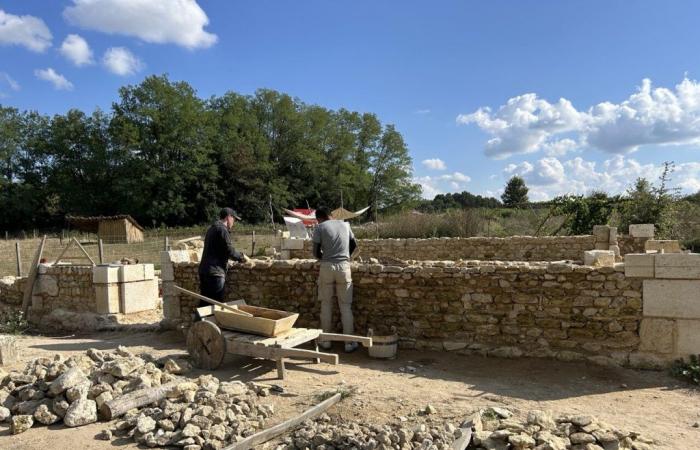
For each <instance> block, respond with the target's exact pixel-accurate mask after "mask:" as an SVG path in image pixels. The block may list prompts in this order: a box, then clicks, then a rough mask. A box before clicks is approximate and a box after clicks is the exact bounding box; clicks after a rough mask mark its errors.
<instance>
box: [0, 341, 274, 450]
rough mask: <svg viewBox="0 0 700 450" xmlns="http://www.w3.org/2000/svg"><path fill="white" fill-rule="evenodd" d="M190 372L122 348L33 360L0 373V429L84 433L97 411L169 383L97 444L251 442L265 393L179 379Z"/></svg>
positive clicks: (183, 365) (264, 410) (192, 449)
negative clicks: (158, 397)
mask: <svg viewBox="0 0 700 450" xmlns="http://www.w3.org/2000/svg"><path fill="white" fill-rule="evenodd" d="M189 369H190V365H189V363H188V362H187V361H186V360H181V359H171V358H164V359H160V360H159V359H156V358H154V357H153V356H152V355H149V354H141V355H134V354H133V353H131V352H130V351H129V350H128V349H126V348H124V347H119V348H118V349H117V350H116V351H115V352H103V351H100V350H95V349H90V350H88V351H87V352H86V353H85V354H80V355H75V356H71V357H69V358H64V357H63V356H61V355H55V356H54V357H53V358H37V359H35V360H33V361H32V362H30V363H28V364H27V366H26V367H25V369H24V370H23V371H13V372H10V373H7V372H4V371H2V369H0V422H6V421H7V422H9V423H10V430H11V432H12V433H13V434H19V433H22V432H25V431H27V430H28V429H30V428H31V427H32V426H34V425H52V424H55V423H60V422H62V423H63V424H64V425H66V426H68V427H78V426H82V425H87V424H90V423H94V422H97V420H98V411H100V408H101V407H102V405H103V404H104V403H106V402H109V401H110V400H113V399H117V398H119V397H120V396H122V395H124V394H127V393H129V392H133V391H137V390H141V389H147V388H151V387H157V386H160V385H162V384H165V383H169V382H176V384H175V386H174V388H173V389H172V390H171V391H170V392H168V394H167V396H166V398H164V399H163V400H162V401H160V402H159V403H158V404H157V405H156V404H152V405H147V406H146V407H143V408H140V409H132V410H130V411H128V412H127V413H126V415H124V416H123V417H120V418H118V420H117V421H115V422H114V423H113V425H112V427H111V428H110V429H107V430H104V431H103V432H102V433H100V434H99V435H98V436H97V438H99V439H106V440H109V439H111V438H112V436H113V435H117V436H127V437H131V438H133V439H134V440H135V441H136V442H137V443H139V444H145V445H147V446H149V447H157V446H172V445H175V446H180V447H185V448H186V449H187V450H200V449H218V448H222V447H223V446H224V443H226V442H229V441H232V440H237V439H239V438H241V436H243V437H244V436H248V435H250V434H253V433H254V432H255V430H257V429H259V428H261V427H262V426H263V425H264V423H265V420H266V419H267V418H269V417H270V416H271V415H272V413H273V409H272V407H271V406H268V405H258V403H257V399H258V397H259V396H266V395H268V389H267V388H265V387H260V386H258V385H252V384H251V385H250V386H249V385H245V384H243V383H241V382H224V383H222V382H220V381H219V380H218V379H217V378H215V377H213V376H211V375H202V376H200V377H199V378H198V379H186V378H181V377H179V375H181V374H183V373H185V372H187V371H189ZM178 382H179V383H178Z"/></svg>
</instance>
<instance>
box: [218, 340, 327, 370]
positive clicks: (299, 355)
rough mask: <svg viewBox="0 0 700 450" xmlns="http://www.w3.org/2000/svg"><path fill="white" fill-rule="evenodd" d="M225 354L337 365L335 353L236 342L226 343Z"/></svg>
mask: <svg viewBox="0 0 700 450" xmlns="http://www.w3.org/2000/svg"><path fill="white" fill-rule="evenodd" d="M226 353H233V354H236V355H243V356H250V357H251V358H263V359H273V360H276V359H279V358H291V359H318V360H320V361H323V362H325V363H328V364H333V365H337V364H338V355H336V354H335V353H322V352H315V351H313V350H304V349H299V348H280V347H264V346H261V345H251V344H246V343H241V342H238V341H226Z"/></svg>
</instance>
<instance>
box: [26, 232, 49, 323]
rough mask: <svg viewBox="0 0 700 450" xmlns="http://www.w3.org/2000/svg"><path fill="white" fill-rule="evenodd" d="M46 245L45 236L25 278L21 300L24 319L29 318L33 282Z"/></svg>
mask: <svg viewBox="0 0 700 450" xmlns="http://www.w3.org/2000/svg"><path fill="white" fill-rule="evenodd" d="M45 244H46V235H44V237H43V238H42V239H41V244H39V248H38V249H37V250H36V253H35V254H34V261H32V265H31V267H30V268H29V276H28V277H27V284H26V285H25V286H24V296H23V298H22V311H23V312H24V317H28V316H29V314H28V313H29V303H30V302H31V300H32V292H33V291H34V281H36V275H37V272H38V271H39V261H41V254H42V253H44V245H45Z"/></svg>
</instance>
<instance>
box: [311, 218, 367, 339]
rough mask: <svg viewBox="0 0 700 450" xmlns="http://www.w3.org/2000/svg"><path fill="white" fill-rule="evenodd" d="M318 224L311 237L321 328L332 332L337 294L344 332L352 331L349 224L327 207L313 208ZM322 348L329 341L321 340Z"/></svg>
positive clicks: (355, 245)
mask: <svg viewBox="0 0 700 450" xmlns="http://www.w3.org/2000/svg"><path fill="white" fill-rule="evenodd" d="M316 219H317V220H318V226H317V227H316V229H315V230H314V234H313V237H312V240H313V243H314V256H315V257H316V258H317V259H320V260H321V270H320V272H319V274H318V299H319V300H320V302H321V328H322V329H323V331H325V332H331V331H332V327H333V324H332V323H331V322H332V320H333V294H335V295H336V296H337V297H338V306H339V307H340V319H341V322H342V323H343V333H344V334H353V332H354V329H353V317H352V273H351V272H350V255H351V254H352V252H353V251H354V250H355V248H356V247H357V243H356V242H355V236H354V235H353V234H352V230H351V229H350V225H349V224H348V223H345V222H343V221H342V220H333V217H331V214H330V211H329V210H328V208H327V207H325V206H322V207H319V208H318V209H317V210H316ZM321 347H322V348H324V349H328V348H330V342H325V343H321ZM356 349H357V342H348V343H346V344H345V351H346V352H348V353H349V352H352V351H355V350H356Z"/></svg>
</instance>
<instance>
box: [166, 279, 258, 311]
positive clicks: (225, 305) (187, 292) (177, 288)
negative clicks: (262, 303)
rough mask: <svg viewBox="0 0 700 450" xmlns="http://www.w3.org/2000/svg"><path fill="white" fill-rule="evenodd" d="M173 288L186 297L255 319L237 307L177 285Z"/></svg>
mask: <svg viewBox="0 0 700 450" xmlns="http://www.w3.org/2000/svg"><path fill="white" fill-rule="evenodd" d="M173 287H174V288H175V290H176V291H178V292H182V293H183V294H185V295H189V296H190V297H194V298H197V299H199V300H204V301H205V302H207V303H211V304H212V305H216V306H220V307H221V308H223V309H225V310H226V311H231V312H234V313H236V314H241V315H243V316H249V317H253V315H252V314H250V313H247V312H245V311H241V310H240V309H238V308H236V307H235V306H229V305H227V304H226V303H221V302H217V301H216V300H214V299H211V298H209V297H205V296H203V295H200V294H197V293H196V292H192V291H188V290H187V289H183V288H181V287H180V286H178V285H177V284H173Z"/></svg>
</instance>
